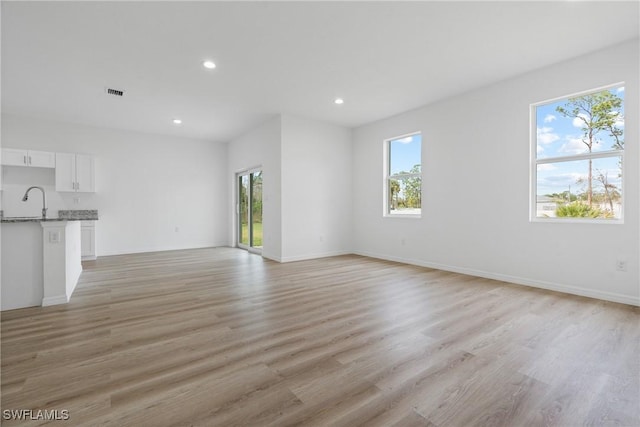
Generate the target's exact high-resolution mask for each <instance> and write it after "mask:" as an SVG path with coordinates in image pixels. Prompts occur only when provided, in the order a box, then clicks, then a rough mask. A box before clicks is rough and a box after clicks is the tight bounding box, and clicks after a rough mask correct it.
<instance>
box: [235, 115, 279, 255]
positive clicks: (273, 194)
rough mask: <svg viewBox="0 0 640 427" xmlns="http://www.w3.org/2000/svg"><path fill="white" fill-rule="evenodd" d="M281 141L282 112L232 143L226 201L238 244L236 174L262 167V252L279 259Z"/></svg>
mask: <svg viewBox="0 0 640 427" xmlns="http://www.w3.org/2000/svg"><path fill="white" fill-rule="evenodd" d="M280 143H281V121H280V116H276V117H274V118H273V119H271V120H268V121H267V122H265V123H263V124H261V125H260V126H258V127H256V128H255V129H252V130H250V131H248V132H247V133H245V134H244V135H241V136H240V137H238V138H236V139H234V140H233V141H231V142H230V143H229V150H228V162H227V164H228V169H227V170H228V173H227V175H228V177H227V185H228V199H227V204H226V209H227V211H228V214H229V218H230V221H229V225H230V226H229V227H228V228H227V237H228V245H229V246H235V245H236V240H237V237H236V230H237V227H238V224H237V216H236V213H235V212H236V211H235V206H236V203H237V201H236V198H237V197H236V191H237V189H236V178H235V177H236V174H237V173H238V172H242V171H246V170H248V169H253V168H257V167H260V168H262V172H263V174H262V199H263V200H262V227H263V235H262V238H263V243H262V245H263V248H262V256H264V257H265V258H270V259H274V260H278V261H279V260H280V257H281V252H282V225H281V224H282V223H281V200H280V195H281V184H280V176H281V172H280V164H281V161H280V154H281V149H280Z"/></svg>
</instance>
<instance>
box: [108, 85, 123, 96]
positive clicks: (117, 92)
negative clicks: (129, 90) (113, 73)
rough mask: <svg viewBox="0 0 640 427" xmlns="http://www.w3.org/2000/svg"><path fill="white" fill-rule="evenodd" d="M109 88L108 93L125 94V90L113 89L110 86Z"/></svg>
mask: <svg viewBox="0 0 640 427" xmlns="http://www.w3.org/2000/svg"><path fill="white" fill-rule="evenodd" d="M106 89H107V93H108V94H109V95H114V96H122V95H124V91H123V90H120V89H112V88H110V87H108V88H106Z"/></svg>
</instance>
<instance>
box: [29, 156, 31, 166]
mask: <svg viewBox="0 0 640 427" xmlns="http://www.w3.org/2000/svg"><path fill="white" fill-rule="evenodd" d="M29 164H31V156H29Z"/></svg>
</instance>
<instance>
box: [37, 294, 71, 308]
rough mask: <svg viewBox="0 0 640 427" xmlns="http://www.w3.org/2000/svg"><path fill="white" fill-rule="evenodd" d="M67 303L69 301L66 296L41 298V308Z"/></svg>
mask: <svg viewBox="0 0 640 427" xmlns="http://www.w3.org/2000/svg"><path fill="white" fill-rule="evenodd" d="M68 302H69V299H68V298H67V296H66V295H55V296H52V297H45V298H42V306H43V307H47V306H49V305H58V304H66V303H68Z"/></svg>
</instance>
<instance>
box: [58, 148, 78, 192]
mask: <svg viewBox="0 0 640 427" xmlns="http://www.w3.org/2000/svg"><path fill="white" fill-rule="evenodd" d="M75 185H76V155H75V154H69V153H56V191H76V188H75Z"/></svg>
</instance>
